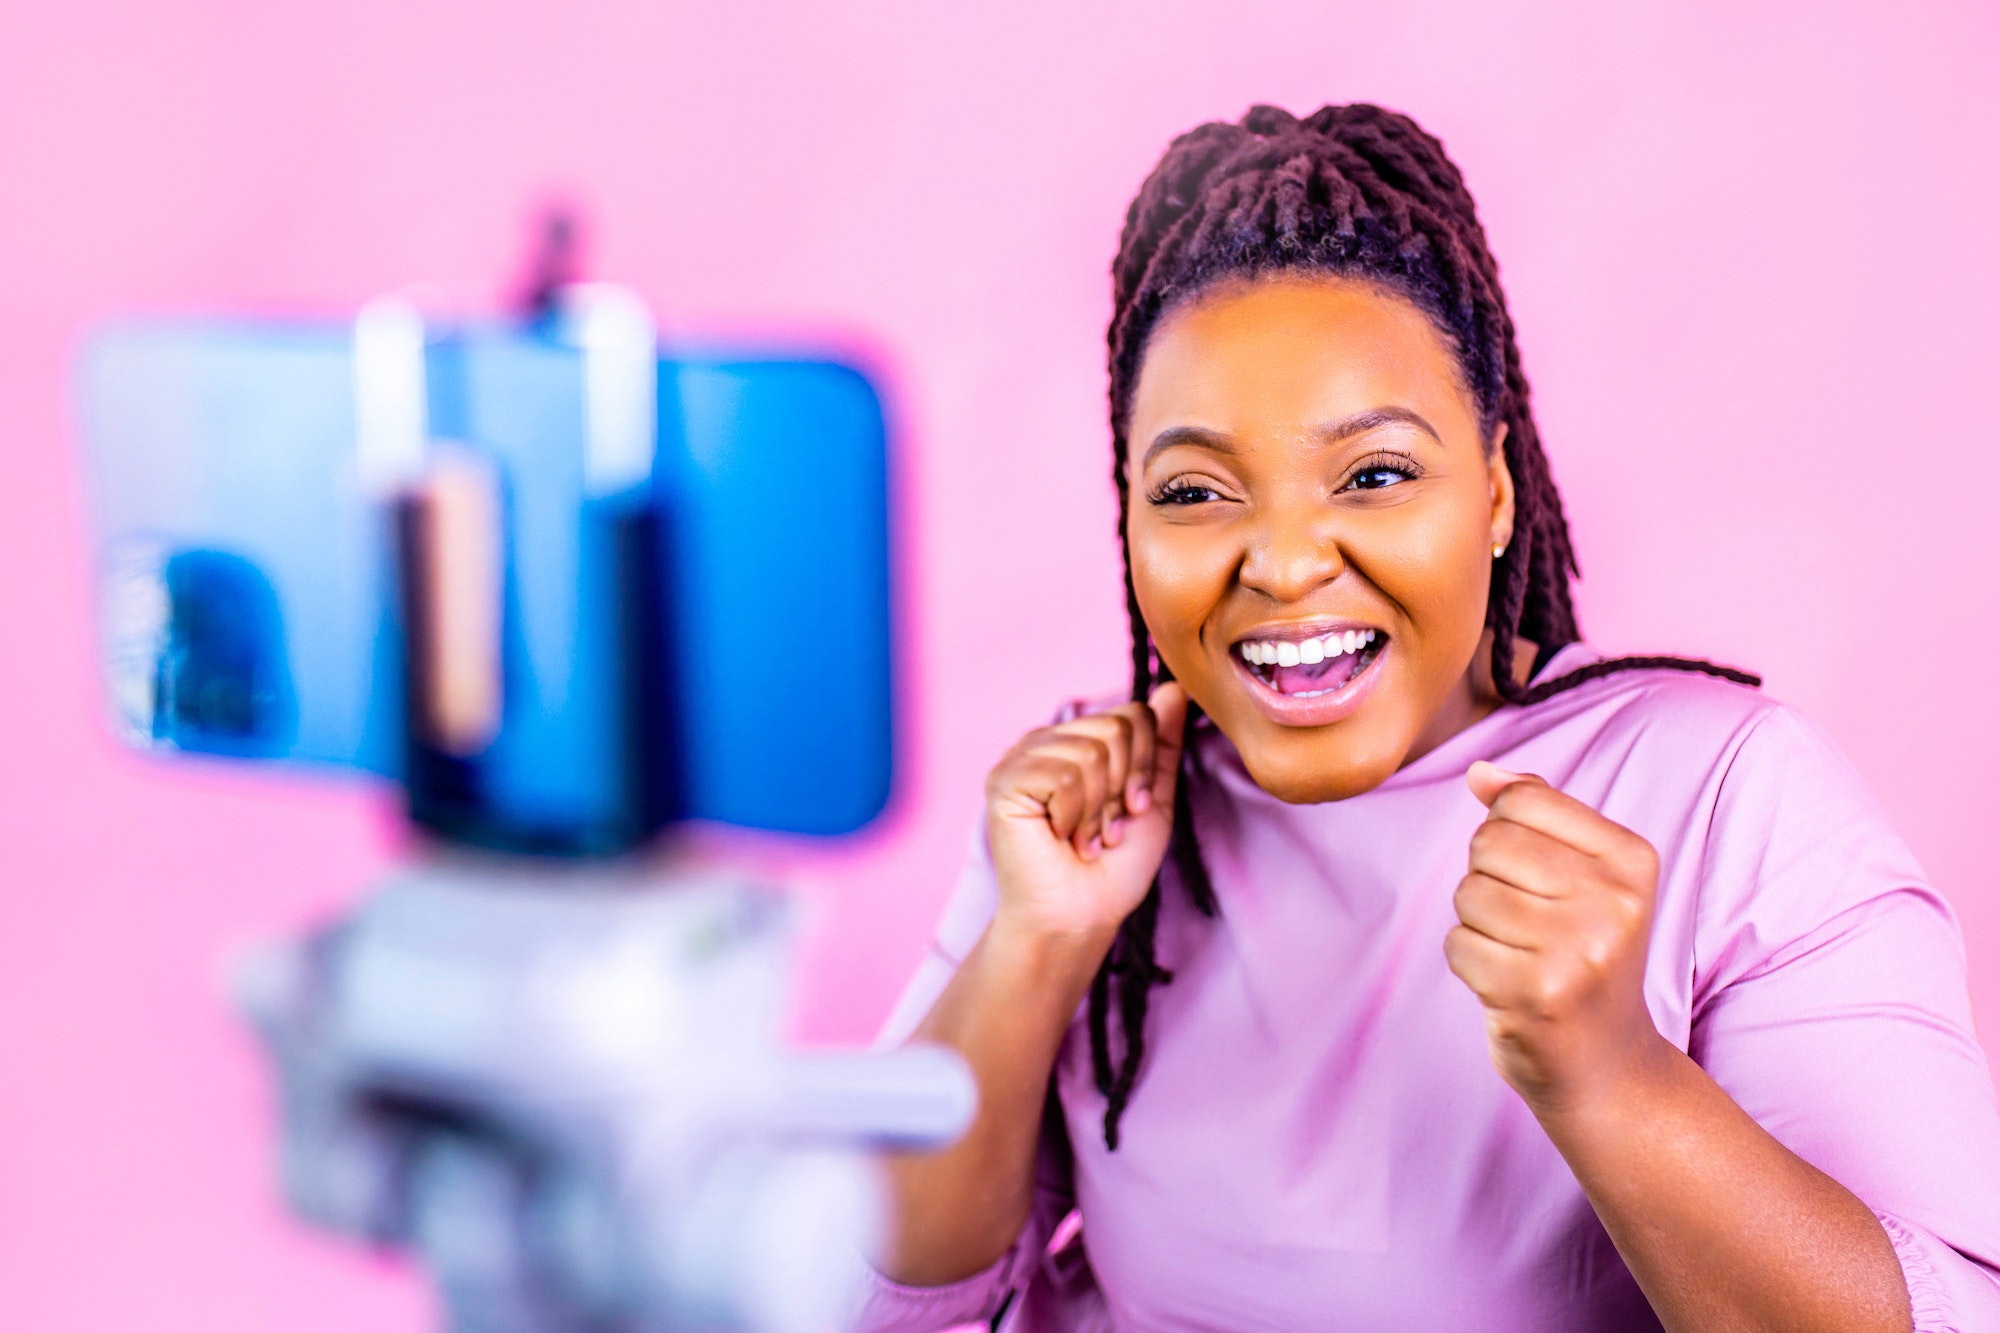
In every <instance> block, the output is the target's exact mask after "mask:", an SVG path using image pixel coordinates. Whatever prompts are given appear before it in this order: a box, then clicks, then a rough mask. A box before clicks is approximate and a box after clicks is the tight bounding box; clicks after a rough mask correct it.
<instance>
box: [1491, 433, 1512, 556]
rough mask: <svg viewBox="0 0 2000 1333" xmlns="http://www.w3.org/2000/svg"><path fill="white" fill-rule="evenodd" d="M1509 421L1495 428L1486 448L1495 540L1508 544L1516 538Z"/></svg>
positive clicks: (1493, 538)
mask: <svg viewBox="0 0 2000 1333" xmlns="http://www.w3.org/2000/svg"><path fill="white" fill-rule="evenodd" d="M1506 445H1507V423H1506V422H1504V421H1503V422H1501V423H1500V426H1499V428H1498V429H1497V430H1495V431H1494V432H1493V443H1492V445H1491V446H1489V447H1488V449H1487V450H1486V486H1487V491H1488V493H1489V494H1490V495H1491V496H1492V500H1493V516H1492V520H1491V528H1490V530H1491V533H1492V536H1491V539H1490V540H1491V542H1492V544H1493V545H1495V546H1505V545H1506V544H1507V543H1508V542H1511V541H1513V540H1514V473H1513V471H1512V469H1510V468H1509V467H1508V466H1507V448H1506Z"/></svg>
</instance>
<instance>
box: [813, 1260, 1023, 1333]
mask: <svg viewBox="0 0 2000 1333" xmlns="http://www.w3.org/2000/svg"><path fill="white" fill-rule="evenodd" d="M856 1262H857V1263H859V1264H860V1265H861V1268H862V1277H861V1287H862V1290H863V1292H864V1293H865V1296H864V1298H863V1300H862V1303H861V1313H860V1314H859V1315H858V1316H857V1317H856V1318H855V1320H854V1322H853V1323H852V1324H851V1325H850V1326H849V1327H850V1329H851V1333H935V1331H936V1330H940V1329H948V1328H956V1327H957V1326H959V1325H961V1324H974V1323H983V1322H984V1321H986V1320H988V1319H990V1318H992V1317H993V1312H994V1310H996V1309H998V1308H999V1305H1000V1301H1001V1298H1002V1297H1004V1296H1005V1295H1006V1293H1007V1290H1008V1288H1009V1287H1010V1286H1011V1285H1012V1276H1013V1274H1012V1269H1013V1266H1014V1251H1012V1250H1009V1251H1008V1252H1007V1253H1006V1254H1003V1255H1001V1256H1000V1257H999V1258H998V1259H995V1260H994V1261H993V1262H992V1263H991V1264H990V1265H988V1266H987V1267H986V1268H983V1269H981V1270H980V1271H979V1272H977V1273H974V1274H973V1275H972V1276H971V1277H968V1278H962V1279H960V1280H959V1281H957V1282H953V1283H951V1284H950V1285H948V1286H943V1287H912V1286H907V1285H905V1284H904V1283H901V1282H897V1281H895V1280H894V1279H892V1278H888V1277H884V1276H883V1275H882V1273H881V1272H880V1271H879V1270H877V1269H876V1267H875V1266H874V1265H873V1264H871V1263H869V1262H867V1261H866V1260H864V1259H859V1258H857V1260H856Z"/></svg>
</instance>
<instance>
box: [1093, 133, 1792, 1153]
mask: <svg viewBox="0 0 2000 1333" xmlns="http://www.w3.org/2000/svg"><path fill="white" fill-rule="evenodd" d="M1282 273H1316V274H1325V275H1328V276H1332V277H1342V278H1349V279H1356V280H1360V281H1364V282H1368V283H1370V284H1373V285H1374V286H1377V287H1379V288H1382V289H1384V290H1386V291H1388V292H1391V293H1394V294H1395V295H1397V296H1400V297H1401V298H1403V299H1405V300H1408V301H1410V302H1411V303H1412V304H1414V305H1415V306H1416V307H1417V308H1418V309H1420V310H1422V311H1423V312H1424V313H1425V314H1426V315H1427V316H1428V317H1429V318H1430V320H1431V322H1432V323H1433V325H1434V326H1435V327H1436V328H1437V329H1438V330H1439V331H1440V332H1441V333H1442V334H1443V336H1444V337H1445V339H1446V341H1447V342H1448V343H1449V344H1450V346H1451V348H1452V350H1453V352H1454V353H1455V354H1456V357H1457V360H1458V363H1459V367H1460V370H1461V371H1462V373H1463V374H1464V377H1465V381H1466V386H1467V388H1468V389H1469V390H1470V391H1471V393H1472V396H1473V399H1474V401H1475V402H1476V403H1477V404H1478V407H1479V413H1480V424H1481V428H1482V431H1483V433H1484V434H1485V436H1486V438H1487V439H1488V440H1491V439H1493V438H1494V435H1495V433H1496V432H1497V431H1498V430H1499V428H1500V427H1502V426H1505V427H1506V435H1505V443H1504V445H1503V446H1502V448H1503V449H1504V451H1505V454H1506V461H1507V467H1508V469H1509V470H1510V471H1511V473H1512V474H1513V478H1514V488H1515V510H1514V515H1515V517H1514V534H1513V538H1512V540H1511V541H1510V542H1509V543H1508V545H1507V548H1506V550H1505V552H1504V553H1503V554H1502V555H1501V556H1499V557H1498V558H1496V559H1495V560H1494V562H1493V573H1492V584H1491V586H1490V589H1489V592H1488V596H1487V605H1486V624H1487V627H1488V628H1489V629H1491V630H1492V631H1493V648H1492V657H1491V666H1492V677H1493V685H1494V688H1495V689H1496V690H1497V691H1498V692H1499V694H1500V697H1501V698H1502V699H1503V700H1505V701H1506V702H1508V703H1512V704H1521V705H1525V704H1535V703H1540V702H1541V701H1543V700H1545V699H1548V698H1550V697H1552V696H1554V695H1557V694H1560V693H1562V692H1563V691H1565V690H1568V689H1572V688H1574V687H1575V686H1578V685H1581V684H1583V683H1584V682H1585V681H1589V680H1595V679H1598V678H1599V677H1602V676H1607V675H1610V674H1612V673H1614V672H1621V671H1636V670H1641V669H1667V670H1674V671H1695V672H1703V673H1706V674H1708V675H1712V676H1720V677H1722V678H1724V679H1726V680H1733V681H1737V682H1739V683H1741V684H1746V685H1752V686H1755V685H1758V684H1761V682H1760V681H1759V680H1758V678H1757V677H1755V676H1752V675H1749V674H1748V673H1746V672H1742V671H1737V670H1735V669H1733V668H1731V667H1724V666H1717V665H1716V664H1714V663H1711V662H1703V661H1697V660H1691V659H1688V658H1680V657H1621V658H1613V659H1610V660H1606V661H1601V662H1593V663H1591V664H1590V665H1588V666H1585V667H1582V668H1579V669H1578V670H1575V671H1571V672H1569V673H1567V674H1565V675H1562V676H1558V677H1556V678H1555V679H1553V680H1549V681H1544V682H1542V683H1540V684H1537V685H1533V686H1523V685H1522V684H1520V683H1519V682H1518V681H1517V680H1516V679H1515V670H1514V650H1515V645H1516V644H1517V643H1518V642H1520V641H1522V640H1527V641H1528V642H1531V643H1533V644H1535V645H1536V646H1537V648H1538V649H1539V650H1540V652H1542V653H1543V654H1548V653H1552V652H1554V650H1556V649H1557V648H1560V647H1562V646H1563V645H1564V644H1568V643H1573V642H1575V641H1576V639H1577V637H1578V634H1577V625H1576V612H1575V610H1574V608H1573V607H1572V605H1571V603H1570V579H1571V578H1572V577H1574V576H1575V575H1576V573H1577V565H1576V556H1575V553H1574V552H1573V550H1572V549H1571V546H1570V536H1569V525H1568V523H1567V522H1566V521H1565V519H1564V518H1563V509H1562V497H1561V496H1560V495H1558V494H1557V492H1556V486H1555V481H1554V479H1553V478H1552V477H1551V476H1550V473H1549V465H1548V459H1547V458H1546V457H1545V456H1544V455H1543V453H1542V445H1541V436H1540V434H1539V433H1538V432H1537V431H1536V429H1535V418H1534V414H1533V412H1532V411H1531V410H1530V408H1529V402H1528V380H1527V376H1526V375H1525V374H1523V373H1522V370H1521V354H1520V349H1519V348H1518V346H1517V345H1516V342H1515V337H1514V322H1513V320H1512V318H1510V317H1509V315H1508V313H1507V302H1506V298H1505V297H1504V296H1503V295H1502V294H1501V290H1500V270H1499V266H1498V265H1497V264H1495V263H1494V260H1493V255H1492V252H1491V251H1489V250H1488V249H1487V246H1486V234H1485V231H1484V230H1483V229H1482V228H1481V227H1480V225H1479V217H1478V214H1477V212H1476V211H1475V210H1474V207H1473V203H1472V195H1471V194H1470V193H1469V192H1468V191H1467V190H1466V188H1465V180H1464V178H1463V177H1462V176H1461V175H1460V174H1459V171H1458V168H1457V167H1456V166H1454V165H1452V162H1451V159H1450V158H1448V157H1446V156H1445V151H1444V146H1443V145H1442V144H1440V143H1439V142H1438V141H1437V140H1436V139H1434V138H1432V137H1431V136H1430V135H1429V134H1427V133H1425V132H1424V131H1423V130H1422V129H1421V128H1420V127H1419V126H1418V125H1417V123H1416V122H1415V121H1413V120H1411V119H1410V118H1409V117H1408V116H1403V115H1398V114H1397V113H1395V112H1393V111H1385V110H1383V109H1382V108H1380V107H1377V106H1370V105H1367V104H1366V103H1356V104H1354V105H1351V106H1327V107H1322V108H1320V109H1319V110H1318V111H1315V112H1314V113H1313V114H1311V115H1310V116H1307V117H1305V118H1304V119H1303V120H1301V119H1299V118H1297V117H1295V116H1293V115H1291V114H1290V113H1289V112H1286V111H1283V110H1281V109H1279V108H1277V107H1271V106H1257V107H1252V108H1251V109H1250V111H1249V113H1248V114H1247V115H1245V116H1244V117H1243V119H1242V120H1241V121H1239V122H1237V123H1235V124H1229V123H1227V122H1223V121H1213V122H1210V123H1209V124H1206V125H1202V126H1199V127H1197V128H1196V129H1193V130H1190V131H1189V132H1188V133H1186V134H1183V135H1182V136H1181V137H1180V138H1178V139H1176V140H1174V142H1173V144H1172V146H1171V147H1169V148H1168V149H1167V152H1166V155H1165V156H1164V157H1162V158H1161V159H1160V162H1159V165H1158V166H1156V167H1154V168H1153V173H1152V174H1151V175H1150V176H1148V177H1147V178H1146V182H1145V184H1144V185H1142V186H1140V188H1139V194H1138V197H1137V198H1135V199H1134V200H1133V201H1132V205H1131V208H1130V209H1129V210H1128V211H1127V212H1126V215H1125V228H1124V232H1123V234H1122V235H1121V236H1120V238H1119V242H1118V256H1117V258H1116V259H1115V260H1114V261H1113V263H1112V266H1111V277H1112V316H1111V326H1110V329H1109V331H1108V333H1107V335H1106V341H1107V343H1108V344H1109V359H1110V370H1111V458H1112V464H1111V476H1112V481H1113V483H1114V484H1115V485H1116V487H1117V490H1118V536H1119V548H1120V550H1121V552H1122V553H1123V556H1124V566H1125V606H1126V611H1127V614H1128V615H1129V617H1130V619H1131V626H1132V698H1133V699H1135V700H1143V699H1145V698H1147V696H1148V695H1149V694H1150V693H1151V691H1152V689H1153V687H1154V686H1155V685H1157V684H1159V683H1160V682H1162V681H1164V680H1167V679H1170V678H1171V673H1170V672H1169V671H1168V670H1167V668H1166V666H1165V664H1164V663H1163V662H1161V661H1160V660H1159V657H1158V655H1157V654H1156V653H1155V652H1154V650H1153V643H1152V638H1151V636H1150V634H1149V633H1148V631H1147V628H1146V622H1145V619H1144V617H1143V616H1142V615H1141V613H1140V609H1139V597H1138V592H1137V589H1136V588H1135V587H1134V585H1133V583H1132V559H1131V547H1130V544H1129V539H1128V536H1127V519H1128V518H1129V514H1130V507H1131V506H1130V498H1129V495H1128V484H1127V483H1128V479H1129V475H1128V474H1129V448H1128V446H1129V441H1128V438H1127V429H1128V426H1129V421H1130V415H1131V406H1132V393H1133V389H1134V386H1135V384H1136V382H1137V380H1138V377H1139V368H1140V364H1141V361H1142V359H1143V357H1144V355H1145V351H1146V341H1147V338H1148V337H1149V335H1150V334H1151V333H1152V331H1153V329H1154V328H1155V327H1156V326H1157V325H1158V324H1159V322H1160V320H1161V319H1162V318H1163V317H1164V316H1165V315H1166V314H1168V313H1169V312H1170V311H1172V310H1174V309H1176V308H1177V307H1179V306H1180V305H1182V304H1184V303H1186V302H1188V301H1189V300H1191V299H1193V298H1195V297H1197V296H1199V295H1201V294H1202V293H1203V292H1205V291H1208V290H1210V289H1211V288H1213V287H1214V286H1216V285H1217V284H1219V283H1222V282H1225V281H1240V280H1246V279H1255V278H1258V277H1263V276H1271V275H1276V274H1282ZM1195 717H1196V713H1195V710H1194V709H1193V707H1192V705H1190V711H1189V719H1188V724H1189V726H1190V727H1192V726H1193V724H1194V721H1195ZM1195 749H1196V747H1195V746H1193V745H1192V744H1190V745H1187V746H1185V747H1184V748H1183V756H1184V757H1183V764H1184V767H1183V771H1182V773H1181V776H1180V782H1179V785H1178V786H1177V788H1176V795H1175V799H1174V823H1173V833H1172V836H1171V838H1170V840H1169V843H1168V852H1167V858H1166V860H1167V864H1169V865H1171V866H1172V867H1173V871H1174V874H1175V876H1176V878H1177V879H1178V880H1179V881H1180V883H1181V885H1182V887H1183V888H1184V889H1185V891H1186V892H1187V893H1188V895H1189V897H1190V898H1191V900H1192V902H1193V905H1194V907H1195V909H1196V910H1197V911H1199V912H1201V913H1202V914H1204V915H1206V916H1214V915H1215V912H1216V903H1215V891H1214V888H1213V886H1212V884H1211V883H1210V881H1209V877H1208V872H1207V870H1206V869H1205V867H1204V866H1203V864H1202V858H1201V851H1200V848H1199V847H1198V845H1197V844H1196V841H1195V835H1194V826H1193V821H1192V818H1191V803H1190V793H1189V788H1190V786H1191V785H1192V783H1193V781H1194V780H1196V779H1197V778H1198V777H1199V775H1200V774H1199V765H1198V761H1197V760H1196V758H1195ZM1160 883H1161V877H1159V876H1156V877H1155V878H1154V880H1153V884H1152V887H1151V889H1150V890H1149V891H1148V893H1147V894H1146V897H1145V898H1144V899H1143V900H1142V901H1141V902H1140V904H1139V906H1138V907H1137V908H1136V909H1134V910H1133V912H1132V913H1131V915H1130V916H1128V917H1127V918H1126V919H1125V921H1124V923H1123V924H1122V925H1121V926H1120V927H1119V930H1118V935H1117V939H1116V941H1115V942H1114V943H1113V945H1112V948H1111V952H1110V954H1109V955H1108V956H1107V957H1106V959H1105V962H1104V965H1103V966H1102V967H1101V968H1100V969H1099V971H1098V973H1097V976H1096V977H1095V978H1094V979H1093V981H1092V984H1091V988H1090V995H1089V1001H1088V1005H1087V1015H1088V1020H1089V1026H1090V1050H1091V1065H1092V1072H1093V1074H1094V1075H1095V1079H1096V1083H1097V1088H1098V1091H1099V1092H1100V1093H1102V1094H1103V1095H1104V1097H1105V1099H1106V1105H1105V1112H1104V1144H1105V1147H1106V1148H1107V1149H1110V1150H1113V1151H1115V1150H1116V1149H1117V1147H1118V1125H1119V1120H1120V1118H1121V1117H1122V1116H1123V1114H1124V1111H1125V1107H1126V1106H1127V1104H1128V1103H1129V1102H1130V1100H1131V1097H1132V1090H1133V1086H1134V1085H1135V1083H1136V1082H1137V1081H1138V1075H1139V1067H1140V1062H1141V1060H1142V1059H1143V1057H1144V1054H1145V1036H1146V1033H1145V1025H1146V1010H1147V1004H1148V997H1149V995H1150V994H1151V992H1152V989H1153V987H1155V986H1157V985H1161V984H1164V983H1166V982H1168V981H1171V980H1172V974H1171V973H1169V972H1168V971H1167V970H1166V969H1165V968H1162V967H1161V966H1160V965H1159V963H1158V962H1157V960H1156V957H1155V954H1154V947H1153V944H1154V933H1155V930H1156V928H1157V926H1158V923H1159V916H1160ZM1114 1007H1115V1008H1116V1010H1117V1014H1118V1029H1119V1033H1120V1035H1121V1037H1122V1043H1121V1044H1122V1050H1121V1051H1119V1052H1118V1054H1117V1056H1116V1058H1114V1056H1113V1051H1112V1040H1111V1012H1112V1010H1113V1008H1114Z"/></svg>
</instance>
